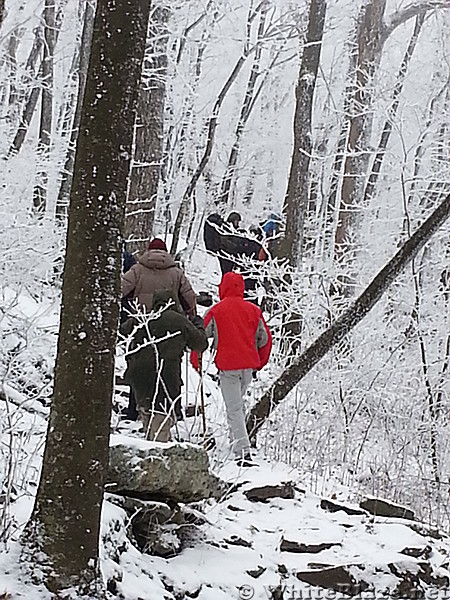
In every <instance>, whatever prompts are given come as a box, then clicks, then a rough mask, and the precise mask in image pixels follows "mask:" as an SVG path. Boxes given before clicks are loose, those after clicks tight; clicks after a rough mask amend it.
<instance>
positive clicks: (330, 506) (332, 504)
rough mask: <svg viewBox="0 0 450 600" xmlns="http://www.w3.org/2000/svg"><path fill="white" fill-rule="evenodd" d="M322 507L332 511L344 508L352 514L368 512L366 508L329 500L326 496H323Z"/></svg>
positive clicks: (348, 513) (343, 509)
mask: <svg viewBox="0 0 450 600" xmlns="http://www.w3.org/2000/svg"><path fill="white" fill-rule="evenodd" d="M320 508H321V509H322V510H326V511H327V512H332V513H335V512H339V511H340V510H342V511H343V512H345V513H347V515H350V516H353V515H365V514H367V513H366V511H365V510H361V509H359V508H354V507H352V506H347V505H346V504H339V503H338V502H332V501H331V500H327V499H326V498H323V499H322V500H321V501H320Z"/></svg>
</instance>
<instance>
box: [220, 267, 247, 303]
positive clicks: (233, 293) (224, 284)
mask: <svg viewBox="0 0 450 600" xmlns="http://www.w3.org/2000/svg"><path fill="white" fill-rule="evenodd" d="M244 290H245V283H244V278H243V277H242V275H240V274H239V273H234V272H233V271H230V272H229V273H225V275H224V276H223V278H222V281H221V282H220V285H219V298H220V299H221V300H223V299H224V298H230V297H237V298H243V297H244Z"/></svg>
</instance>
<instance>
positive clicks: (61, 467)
mask: <svg viewBox="0 0 450 600" xmlns="http://www.w3.org/2000/svg"><path fill="white" fill-rule="evenodd" d="M148 14H149V2H148V0H99V1H98V4H97V11H96V16H95V23H94V36H93V42H92V52H91V58H90V63H89V71H88V78H87V85H86V93H85V97H84V103H83V114H82V119H81V125H80V135H79V140H78V147H77V152H76V158H75V171H74V179H73V185H72V191H71V198H70V211H69V224H68V234H67V250H66V262H65V268H64V279H63V290H62V309H61V322H60V331H59V340H58V353H57V360H56V368H55V384H54V393H53V402H52V407H51V413H50V422H49V428H48V433H47V442H46V447H45V453H44V462H43V468H42V474H41V479H40V484H39V489H38V493H37V497H36V503H35V506H34V510H33V514H32V516H31V519H30V521H29V523H28V525H27V527H26V531H25V534H24V536H23V537H22V543H23V546H24V550H23V556H22V558H23V560H24V562H25V561H26V562H27V563H28V564H30V561H32V562H31V564H34V565H35V567H34V575H35V577H38V578H39V577H40V574H41V577H43V578H44V583H45V584H46V586H47V587H48V588H49V589H50V590H51V591H54V592H56V593H57V592H58V591H59V590H61V589H64V588H67V587H74V588H75V590H76V594H77V597H83V596H84V597H86V596H89V597H95V598H102V597H104V590H103V583H102V582H101V580H100V573H99V565H98V556H99V548H98V543H99V528H100V514H101V507H102V499H103V483H104V473H105V470H106V467H107V462H108V447H109V429H110V416H111V396H112V390H113V372H114V355H115V342H116V329H117V322H118V314H119V305H118V297H119V279H120V266H121V237H122V227H123V218H124V209H125V199H126V186H127V177H128V173H129V166H130V159H129V157H130V156H131V147H132V138H133V125H134V118H135V111H134V108H135V104H136V98H137V90H138V84H139V78H140V73H141V65H142V58H143V54H144V48H145V38H146V33H147V24H148Z"/></svg>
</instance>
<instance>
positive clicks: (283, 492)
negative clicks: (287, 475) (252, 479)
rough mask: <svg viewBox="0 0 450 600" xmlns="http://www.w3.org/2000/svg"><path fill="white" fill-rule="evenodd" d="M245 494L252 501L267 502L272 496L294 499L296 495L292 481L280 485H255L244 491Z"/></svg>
mask: <svg viewBox="0 0 450 600" xmlns="http://www.w3.org/2000/svg"><path fill="white" fill-rule="evenodd" d="M244 494H245V496H246V497H247V499H248V500H250V501H251V502H267V501H268V500H271V499H272V498H284V499H285V500H292V499H293V498H294V497H295V491H294V485H293V484H292V482H290V481H288V482H284V483H280V484H279V485H264V486H261V487H254V488H251V489H249V490H245V491H244Z"/></svg>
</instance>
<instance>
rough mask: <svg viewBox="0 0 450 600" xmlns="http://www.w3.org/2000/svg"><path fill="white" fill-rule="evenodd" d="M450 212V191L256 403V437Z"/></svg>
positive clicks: (250, 426)
mask: <svg viewBox="0 0 450 600" xmlns="http://www.w3.org/2000/svg"><path fill="white" fill-rule="evenodd" d="M449 215H450V194H449V195H448V196H447V197H446V198H445V200H443V202H442V203H441V204H440V205H439V206H438V207H437V208H436V209H435V210H434V212H433V213H432V214H431V215H430V216H429V217H428V219H427V220H426V221H425V222H424V223H423V224H422V225H421V226H420V227H419V229H418V230H417V231H416V232H415V233H414V234H413V235H412V236H411V237H410V238H409V240H407V241H406V242H405V244H404V245H403V246H402V247H401V248H400V250H399V251H398V252H397V254H396V255H395V256H394V257H393V258H392V259H391V260H390V261H389V262H388V263H387V265H386V266H385V267H383V269H382V270H381V271H380V272H379V273H378V275H376V276H375V278H374V279H373V280H372V282H371V283H370V284H369V285H368V286H367V287H366V289H365V290H364V291H363V292H362V294H361V295H360V296H359V297H358V298H357V299H356V300H355V302H354V303H353V304H352V305H351V306H350V307H349V308H348V309H347V310H346V311H345V312H344V313H343V314H342V315H341V316H340V317H339V318H338V319H337V320H336V321H335V322H334V323H333V324H332V325H330V327H329V328H328V329H326V330H325V331H324V332H323V333H322V334H321V335H320V336H319V337H318V338H317V339H316V340H315V341H314V342H313V343H312V344H311V346H309V348H307V349H306V350H305V351H304V352H303V354H301V355H300V356H299V357H298V359H297V360H295V362H293V363H292V364H291V365H290V366H289V367H288V368H287V369H286V370H285V371H284V372H283V373H282V374H281V375H280V377H279V378H278V379H277V380H276V381H275V382H274V384H273V385H272V387H271V388H270V389H269V390H267V392H266V393H265V394H264V395H263V396H262V397H261V398H260V399H259V400H258V401H257V402H256V404H255V405H254V406H253V407H252V409H251V411H250V413H249V415H248V418H247V430H248V432H249V435H250V436H252V437H254V436H255V434H256V433H257V431H258V430H259V429H260V428H261V427H262V425H263V424H264V422H265V421H266V419H267V418H268V416H269V415H270V413H271V412H272V411H273V410H274V409H275V408H276V407H277V406H278V405H279V404H280V403H281V402H282V400H284V398H285V397H286V396H287V395H288V393H289V392H290V391H291V390H292V389H293V388H294V387H295V386H296V385H297V384H298V383H299V381H300V380H301V379H303V377H304V376H305V375H306V374H307V373H309V371H311V369H312V368H313V367H314V366H315V365H316V364H317V363H318V362H319V360H320V359H321V358H323V357H324V356H325V354H327V353H328V352H329V351H330V350H331V348H333V346H335V345H336V344H337V343H338V342H340V341H341V340H342V339H343V338H344V337H345V336H346V335H347V334H348V333H350V331H351V330H352V329H353V328H354V327H355V325H357V324H358V323H359V322H360V321H361V320H362V319H363V318H364V317H365V316H366V315H367V313H368V312H369V311H370V310H371V309H372V308H373V307H374V306H375V304H376V303H377V302H378V300H379V299H380V298H381V296H382V295H383V293H384V292H385V291H386V289H387V288H388V287H389V286H390V284H391V283H392V282H393V281H394V280H395V279H396V277H398V275H399V274H400V273H401V272H402V271H403V269H404V268H405V267H406V265H407V264H408V263H409V262H411V261H412V260H413V258H414V257H415V256H416V255H417V254H418V252H419V251H420V250H421V248H423V246H424V245H425V244H426V243H427V242H428V241H429V240H430V238H431V237H432V236H433V234H434V233H435V232H436V231H437V230H438V229H439V227H440V226H441V225H442V224H443V223H444V222H445V221H446V219H447V218H448V217H449Z"/></svg>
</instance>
